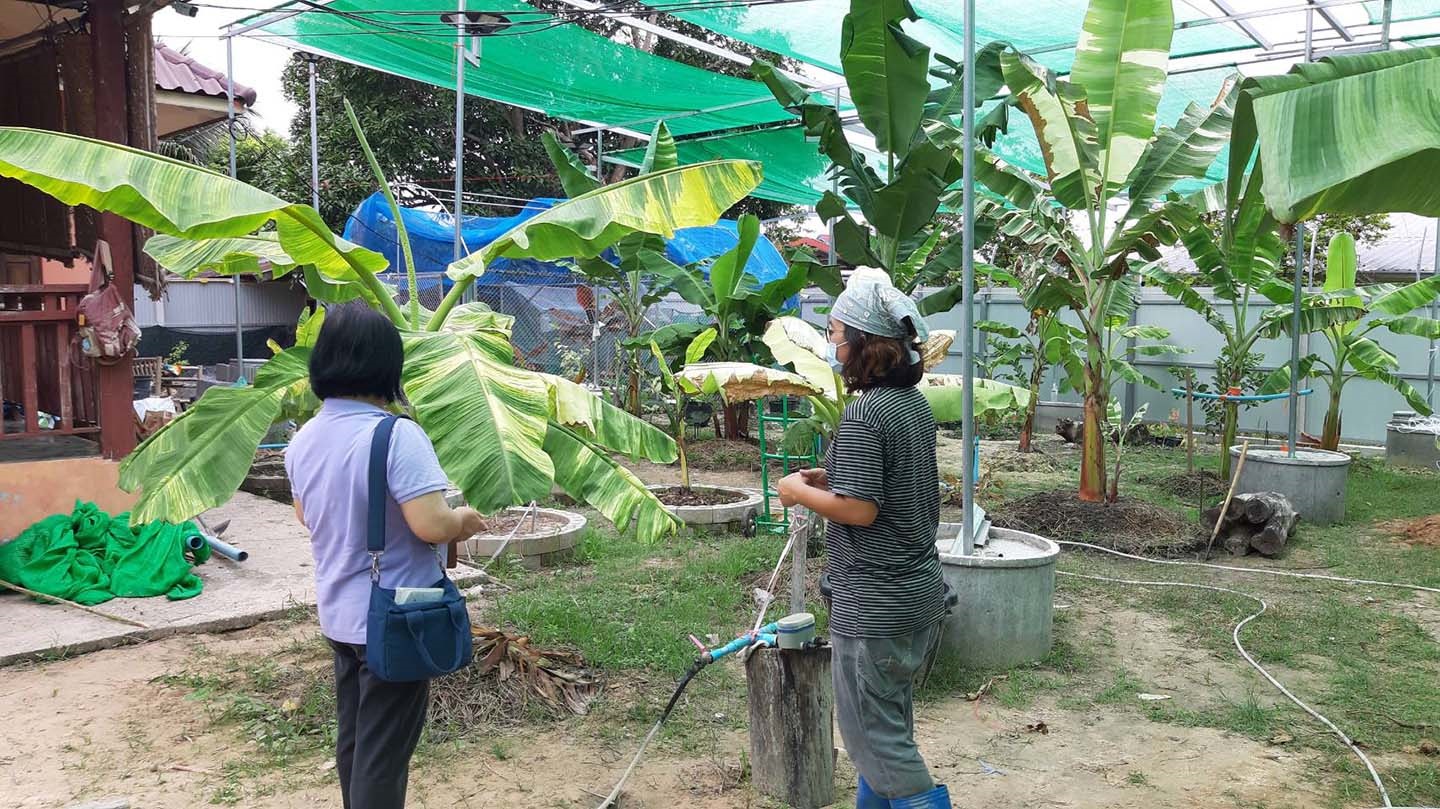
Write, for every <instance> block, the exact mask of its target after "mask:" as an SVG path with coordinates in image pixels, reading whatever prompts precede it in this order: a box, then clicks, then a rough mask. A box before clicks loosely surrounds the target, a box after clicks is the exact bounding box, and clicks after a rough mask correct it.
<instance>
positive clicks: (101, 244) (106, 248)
mask: <svg viewBox="0 0 1440 809" xmlns="http://www.w3.org/2000/svg"><path fill="white" fill-rule="evenodd" d="M93 255H94V259H92V260H91V262H90V291H91V292H99V291H100V290H101V289H102V288H103V287H104V286H105V285H106V284H108V283H110V278H111V276H112V275H113V274H114V269H113V265H112V264H111V258H110V243H109V242H107V241H105V240H104V239H96V240H95V252H94V254H93Z"/></svg>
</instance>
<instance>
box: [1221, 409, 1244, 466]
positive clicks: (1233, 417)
mask: <svg viewBox="0 0 1440 809" xmlns="http://www.w3.org/2000/svg"><path fill="white" fill-rule="evenodd" d="M1223 407H1224V410H1223V412H1224V414H1225V424H1224V427H1223V428H1222V429H1221V431H1220V478H1221V479H1222V480H1229V479H1230V446H1231V445H1232V444H1234V443H1235V434H1236V433H1238V432H1239V431H1240V405H1238V404H1236V403H1234V402H1226V403H1225V404H1224V406H1223Z"/></svg>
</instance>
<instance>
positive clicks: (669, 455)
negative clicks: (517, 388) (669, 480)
mask: <svg viewBox="0 0 1440 809" xmlns="http://www.w3.org/2000/svg"><path fill="white" fill-rule="evenodd" d="M538 376H539V377H540V378H541V379H542V380H544V382H545V386H546V387H547V388H548V389H549V393H550V420H551V421H552V422H555V423H558V424H560V425H562V426H564V427H567V428H569V429H570V430H571V431H573V432H575V433H576V434H578V435H580V436H582V437H584V438H585V439H587V440H588V441H589V442H590V443H592V444H595V445H596V446H599V447H603V448H604V449H607V450H610V451H611V452H620V453H624V454H625V455H628V456H629V457H630V458H631V459H635V460H638V459H640V458H644V459H646V460H649V461H654V462H655V463H662V464H664V463H671V462H673V461H674V460H675V459H676V458H677V457H678V452H677V450H676V447H675V439H673V438H671V437H670V436H668V435H666V434H665V433H664V431H662V430H660V429H657V428H656V427H655V426H654V425H652V424H650V423H649V422H646V421H643V420H641V419H637V418H635V417H634V416H632V415H630V414H629V413H627V412H625V411H624V410H622V409H620V408H618V407H616V406H614V405H612V404H610V403H609V402H607V401H605V400H604V399H603V398H601V397H599V396H595V395H594V394H592V393H590V392H589V391H587V390H586V389H585V388H584V387H583V386H582V385H578V384H576V383H574V382H571V381H570V380H568V379H565V378H564V377H559V376H554V375H552V374H538ZM552 460H553V459H552Z"/></svg>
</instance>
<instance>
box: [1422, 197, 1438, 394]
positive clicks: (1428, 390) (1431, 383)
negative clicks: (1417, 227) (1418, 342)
mask: <svg viewBox="0 0 1440 809" xmlns="http://www.w3.org/2000/svg"><path fill="white" fill-rule="evenodd" d="M1434 274H1435V275H1440V219H1436V220H1435V273H1434ZM1435 315H1436V312H1435V299H1434V298H1432V299H1431V300H1430V318H1431V319H1432V320H1433V319H1434V318H1435ZM1434 397H1435V339H1434V338H1433V337H1432V338H1431V339H1430V366H1429V368H1428V369H1427V370H1426V371H1425V402H1426V403H1427V404H1429V405H1430V407H1432V408H1433V407H1435V398H1434Z"/></svg>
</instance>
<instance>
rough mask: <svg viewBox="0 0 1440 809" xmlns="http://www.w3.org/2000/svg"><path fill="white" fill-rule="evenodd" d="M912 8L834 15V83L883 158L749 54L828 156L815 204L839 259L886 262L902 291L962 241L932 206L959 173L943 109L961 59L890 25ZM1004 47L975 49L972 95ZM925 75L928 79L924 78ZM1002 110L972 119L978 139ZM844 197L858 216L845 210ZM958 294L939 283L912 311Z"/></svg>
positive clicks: (998, 121) (939, 276)
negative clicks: (827, 181) (834, 186)
mask: <svg viewBox="0 0 1440 809" xmlns="http://www.w3.org/2000/svg"><path fill="white" fill-rule="evenodd" d="M917 19H918V18H917V16H916V14H915V11H914V9H913V8H911V6H910V3H909V2H908V0H851V4H850V12H849V13H848V14H847V15H846V16H845V19H844V23H843V25H844V34H843V36H842V37H841V45H840V63H841V67H842V68H843V70H844V73H845V83H846V86H847V87H848V88H849V91H850V97H851V99H853V101H854V103H855V109H856V112H857V113H858V114H859V116H860V121H861V123H862V124H864V126H865V128H866V129H868V130H869V131H870V133H871V134H872V135H873V136H874V138H875V144H876V147H877V148H878V149H879V150H880V152H881V155H880V158H881V159H880V161H879V162H881V163H882V165H878V166H875V165H871V164H870V161H869V160H867V158H866V156H865V154H864V153H862V152H861V151H860V150H859V149H856V148H854V147H852V146H851V145H850V143H849V142H848V141H847V140H846V136H845V129H844V126H843V123H842V121H841V117H840V111H839V110H837V109H836V108H835V107H834V106H833V105H828V104H825V103H823V102H821V101H817V100H815V99H814V98H812V95H811V94H810V93H809V92H807V91H806V90H804V89H803V88H801V87H800V86H799V85H797V84H795V83H794V82H792V81H790V80H789V79H788V78H786V77H785V76H784V75H782V74H781V73H779V72H778V71H776V70H775V69H774V68H773V67H772V66H770V65H768V64H766V63H764V62H761V61H756V62H755V63H754V64H753V65H752V66H751V71H752V72H753V73H754V74H755V76H756V78H758V79H760V80H761V81H763V82H765V84H766V85H767V86H768V87H769V88H770V91H771V92H772V93H773V94H774V95H775V98H776V99H777V100H779V102H780V104H781V105H782V106H784V107H786V108H787V109H789V110H790V111H792V112H794V113H795V114H796V115H798V116H799V118H800V121H801V123H802V125H803V126H804V128H805V134H806V136H807V137H808V138H811V139H814V140H817V141H818V142H819V149H820V152H821V154H823V155H824V156H825V157H826V158H828V159H829V160H830V162H831V164H832V167H831V169H830V171H831V172H832V173H833V174H834V175H835V176H836V177H837V178H838V181H839V187H840V192H841V193H840V194H836V193H833V192H829V191H827V192H825V194H824V195H823V196H822V197H821V198H820V200H819V201H818V203H817V204H816V212H817V213H818V214H819V215H820V216H821V218H823V219H826V220H833V222H834V227H835V244H834V247H833V249H834V250H835V251H836V253H837V254H838V255H839V256H841V257H842V258H844V259H845V260H846V261H847V262H849V263H850V264H853V265H856V266H866V267H878V268H881V269H883V270H885V271H886V272H887V273H889V274H890V276H891V279H892V281H893V282H894V284H895V286H896V287H898V288H899V289H901V290H903V291H905V292H906V293H910V292H913V291H915V290H916V289H918V288H920V287H924V286H932V285H946V284H948V281H949V279H950V278H952V277H953V275H954V272H955V270H956V269H958V268H959V267H960V260H961V248H962V245H961V237H960V234H959V233H958V232H950V231H947V230H946V229H945V228H944V226H943V223H941V222H939V221H937V220H936V216H935V215H936V212H937V211H939V210H940V206H941V204H942V202H944V201H945V200H946V199H947V196H948V194H949V192H948V190H947V189H949V188H950V187H951V186H952V185H954V184H955V183H956V182H958V181H959V180H960V177H961V173H962V172H961V159H960V151H959V144H960V141H959V134H960V133H959V130H957V129H956V128H955V127H954V126H952V125H951V120H952V119H953V118H954V116H956V115H959V114H960V113H961V111H962V110H963V94H962V76H963V71H962V67H961V65H960V64H958V63H956V62H954V61H952V60H949V59H946V58H944V57H940V56H937V57H936V62H937V64H935V65H933V66H932V63H931V53H930V49H929V48H928V47H926V46H925V45H924V44H922V43H921V42H919V41H918V40H916V39H914V38H912V37H910V36H909V35H908V34H906V33H905V32H904V30H903V29H902V28H901V23H903V22H906V21H912V22H913V21H915V20H917ZM1003 49H1004V45H1003V44H1000V43H992V44H990V45H987V46H985V47H984V48H982V49H981V50H980V51H979V53H977V54H976V89H975V98H976V103H977V104H979V103H983V102H984V101H985V100H986V99H987V98H989V97H990V96H992V95H994V94H995V93H996V92H998V91H999V90H1000V88H1001V87H1002V86H1003V85H1004V83H1005V82H1004V78H1003V76H1002V75H1001V70H1000V53H1001V51H1002V50H1003ZM931 77H934V78H935V79H936V80H937V81H936V85H937V86H936V87H935V88H934V89H932V87H931V82H930V78H931ZM1006 112H1007V106H1006V105H1004V104H1001V105H999V106H997V107H996V108H995V109H994V111H993V112H991V113H990V114H988V115H987V116H985V118H984V119H983V120H982V121H981V122H980V125H979V127H978V137H979V138H980V139H981V140H982V141H984V142H985V143H993V141H994V138H995V136H996V135H997V134H998V133H999V132H1000V131H1002V130H1003V129H1004V127H1005V123H1006V117H1005V115H1006ZM852 207H853V208H855V209H858V210H859V211H860V213H861V214H862V215H863V219H864V222H863V223H862V222H860V221H859V220H857V219H856V218H855V217H854V216H852V215H851V213H850V209H851V208H852ZM977 225H981V226H982V227H981V230H980V231H979V232H978V233H977V236H976V240H977V244H978V243H982V242H984V241H985V239H986V238H987V235H986V233H985V231H984V228H983V223H979V222H977ZM827 291H830V292H832V293H833V292H838V289H831V290H827ZM960 298H961V290H960V287H959V285H955V284H949V285H948V286H943V288H942V289H940V290H939V291H937V292H934V293H931V294H930V295H927V296H925V297H923V298H921V299H920V301H919V307H920V312H921V314H927V315H928V314H934V313H937V312H944V311H949V310H950V309H951V308H953V307H954V305H955V303H956V302H958V301H959V300H960Z"/></svg>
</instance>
